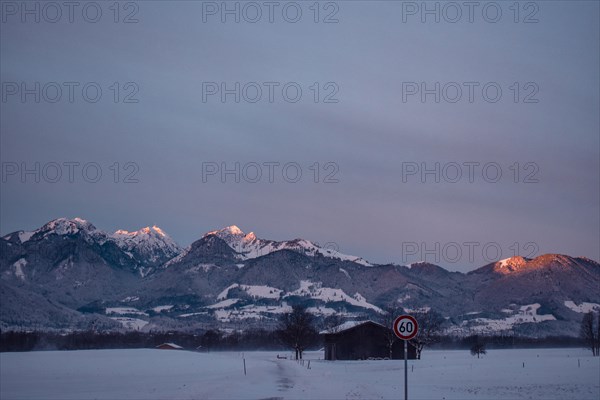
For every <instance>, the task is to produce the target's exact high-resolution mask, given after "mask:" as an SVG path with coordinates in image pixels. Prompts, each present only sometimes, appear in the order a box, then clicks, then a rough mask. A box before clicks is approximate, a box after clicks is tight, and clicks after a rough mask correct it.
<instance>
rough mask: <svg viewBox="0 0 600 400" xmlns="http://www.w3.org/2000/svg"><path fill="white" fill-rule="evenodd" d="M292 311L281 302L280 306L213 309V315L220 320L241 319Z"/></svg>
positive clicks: (258, 317) (264, 316)
mask: <svg viewBox="0 0 600 400" xmlns="http://www.w3.org/2000/svg"><path fill="white" fill-rule="evenodd" d="M290 311H292V307H290V306H288V305H287V304H286V303H283V305H281V306H255V305H249V306H246V307H241V308H236V309H232V310H215V317H216V318H217V319H218V320H219V321H221V322H230V321H232V320H243V319H262V318H273V314H283V313H286V312H290Z"/></svg>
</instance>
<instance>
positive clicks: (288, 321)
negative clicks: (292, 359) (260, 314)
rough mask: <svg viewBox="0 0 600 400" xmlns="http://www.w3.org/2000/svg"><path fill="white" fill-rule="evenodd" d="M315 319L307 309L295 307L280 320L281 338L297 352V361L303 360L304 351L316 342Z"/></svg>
mask: <svg viewBox="0 0 600 400" xmlns="http://www.w3.org/2000/svg"><path fill="white" fill-rule="evenodd" d="M313 320H314V317H313V315H312V314H310V313H309V312H308V311H306V308H305V307H302V306H293V307H292V311H291V312H289V313H284V314H282V315H281V317H280V319H279V338H280V339H281V341H282V342H283V343H284V344H285V345H286V346H289V347H291V348H293V349H294V350H295V351H296V360H298V359H299V358H300V359H302V353H303V352H304V350H305V349H306V348H307V347H308V346H309V345H311V344H312V343H313V342H314V341H315V337H316V331H315V329H314V328H313Z"/></svg>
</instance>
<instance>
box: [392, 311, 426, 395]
mask: <svg viewBox="0 0 600 400" xmlns="http://www.w3.org/2000/svg"><path fill="white" fill-rule="evenodd" d="M392 329H393V330H394V334H396V336H397V337H398V338H399V339H402V340H403V341H404V400H408V341H409V340H410V339H412V338H414V337H415V336H417V333H418V332H419V324H418V323H417V320H416V319H415V318H414V317H413V316H411V315H401V316H399V317H398V318H396V320H395V321H394V325H393V326H392Z"/></svg>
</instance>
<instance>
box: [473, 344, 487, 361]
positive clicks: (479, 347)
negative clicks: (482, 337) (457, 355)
mask: <svg viewBox="0 0 600 400" xmlns="http://www.w3.org/2000/svg"><path fill="white" fill-rule="evenodd" d="M483 354H487V351H486V350H485V343H483V342H481V341H479V340H477V341H476V342H475V343H473V345H472V346H471V355H472V356H475V355H477V358H479V356H480V355H483Z"/></svg>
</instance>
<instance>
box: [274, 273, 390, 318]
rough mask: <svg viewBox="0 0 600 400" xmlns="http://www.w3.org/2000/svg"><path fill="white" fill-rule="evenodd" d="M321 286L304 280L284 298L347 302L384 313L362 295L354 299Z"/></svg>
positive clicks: (340, 290) (357, 295)
mask: <svg viewBox="0 0 600 400" xmlns="http://www.w3.org/2000/svg"><path fill="white" fill-rule="evenodd" d="M321 285H322V283H321V282H311V281H304V280H302V281H300V288H299V289H297V290H294V291H293V292H289V293H288V294H286V295H285V296H284V298H285V297H289V296H302V297H309V298H311V299H317V300H323V301H325V302H332V301H345V302H347V303H349V304H351V305H353V306H357V307H362V308H368V309H371V310H374V311H376V312H378V313H383V310H382V309H381V308H379V307H377V306H374V305H373V304H371V303H368V302H367V301H366V299H365V298H364V297H363V296H361V295H360V293H355V294H354V296H353V297H350V296H348V295H347V294H346V293H345V292H344V291H343V290H342V289H334V288H328V287H322V286H321Z"/></svg>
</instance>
